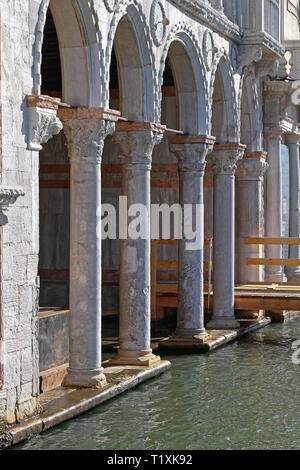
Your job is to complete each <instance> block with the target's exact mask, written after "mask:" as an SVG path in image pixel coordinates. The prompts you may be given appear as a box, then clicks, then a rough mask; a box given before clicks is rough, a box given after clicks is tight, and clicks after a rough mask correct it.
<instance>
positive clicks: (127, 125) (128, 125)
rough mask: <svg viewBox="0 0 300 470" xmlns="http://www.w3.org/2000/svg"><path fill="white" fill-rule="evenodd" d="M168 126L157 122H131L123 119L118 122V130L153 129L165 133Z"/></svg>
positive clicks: (136, 130)
mask: <svg viewBox="0 0 300 470" xmlns="http://www.w3.org/2000/svg"><path fill="white" fill-rule="evenodd" d="M166 129H167V127H166V126H164V125H162V124H159V123H156V122H130V121H123V122H118V123H117V124H116V131H117V132H138V131H152V132H159V133H160V134H163V133H164V132H165V131H166Z"/></svg>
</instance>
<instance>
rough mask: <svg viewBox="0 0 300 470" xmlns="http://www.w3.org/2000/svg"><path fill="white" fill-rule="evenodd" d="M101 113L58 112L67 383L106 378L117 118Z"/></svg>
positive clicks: (95, 384)
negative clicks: (109, 170)
mask: <svg viewBox="0 0 300 470" xmlns="http://www.w3.org/2000/svg"><path fill="white" fill-rule="evenodd" d="M101 116H103V113H102V112H101V110H100V108H99V109H96V110H94V112H93V110H91V109H86V110H85V109H84V110H83V109H72V108H71V109H67V110H62V111H61V113H60V118H61V120H62V121H63V123H64V132H65V136H66V139H67V146H68V154H69V158H70V164H71V176H70V183H71V225H70V361H69V362H70V367H69V369H68V371H67V375H66V377H65V379H64V382H63V386H65V387H81V388H85V387H90V388H102V387H103V386H104V385H105V384H106V378H105V375H104V374H103V368H102V365H101V362H102V361H101V281H102V280H101V159H102V152H103V147H104V140H105V138H106V137H107V136H108V135H109V134H112V133H113V132H114V129H115V123H114V122H112V121H108V120H105V119H103V118H101ZM111 118H112V120H114V119H115V118H116V117H115V116H114V115H112V116H111Z"/></svg>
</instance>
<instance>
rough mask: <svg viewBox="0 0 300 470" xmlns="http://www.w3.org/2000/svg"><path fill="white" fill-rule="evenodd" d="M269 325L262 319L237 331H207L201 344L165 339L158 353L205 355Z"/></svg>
mask: <svg viewBox="0 0 300 470" xmlns="http://www.w3.org/2000/svg"><path fill="white" fill-rule="evenodd" d="M270 323H271V320H270V319H269V318H262V319H260V320H258V321H256V322H255V323H252V324H251V325H249V326H247V327H242V328H239V329H237V330H228V331H227V330H226V331H225V330H224V331H223V330H207V333H209V337H208V338H207V339H206V340H205V341H204V342H203V343H195V342H191V343H188V342H186V341H185V342H180V341H174V340H172V338H166V339H165V340H163V341H161V342H160V343H159V345H158V349H159V351H166V352H169V353H170V352H172V353H178V354H187V353H194V354H205V353H207V352H209V351H213V350H215V349H217V348H219V347H221V346H224V345H225V344H227V343H231V342H232V341H235V340H237V339H239V338H241V337H242V336H245V335H246V334H248V333H250V332H252V331H255V330H258V329H260V328H263V327H265V326H267V325H269V324H270Z"/></svg>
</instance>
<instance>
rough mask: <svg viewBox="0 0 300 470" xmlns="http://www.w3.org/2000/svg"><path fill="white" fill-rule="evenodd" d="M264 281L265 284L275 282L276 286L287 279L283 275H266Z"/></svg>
mask: <svg viewBox="0 0 300 470" xmlns="http://www.w3.org/2000/svg"><path fill="white" fill-rule="evenodd" d="M265 281H266V282H276V283H277V284H280V283H281V282H286V281H287V277H286V275H285V274H284V275H282V273H266V275H265Z"/></svg>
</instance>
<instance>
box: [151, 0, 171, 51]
mask: <svg viewBox="0 0 300 470" xmlns="http://www.w3.org/2000/svg"><path fill="white" fill-rule="evenodd" d="M169 24H170V21H169V20H168V18H167V17H166V14H165V9H164V7H163V4H162V3H161V2H160V1H159V0H154V2H153V4H152V7H151V12H150V26H151V33H152V37H153V40H154V44H155V45H156V46H160V45H161V44H162V43H163V40H164V39H165V37H166V32H167V26H169Z"/></svg>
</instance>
